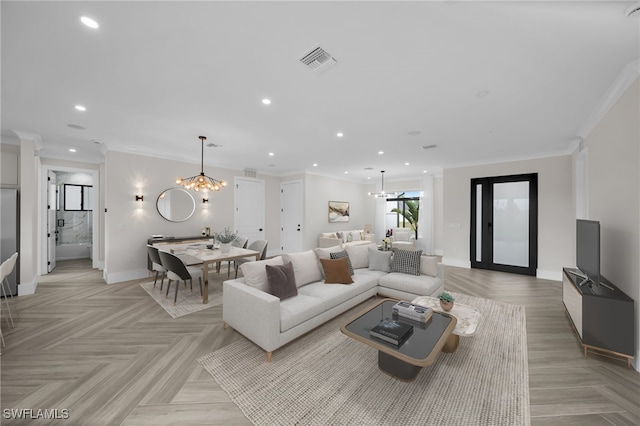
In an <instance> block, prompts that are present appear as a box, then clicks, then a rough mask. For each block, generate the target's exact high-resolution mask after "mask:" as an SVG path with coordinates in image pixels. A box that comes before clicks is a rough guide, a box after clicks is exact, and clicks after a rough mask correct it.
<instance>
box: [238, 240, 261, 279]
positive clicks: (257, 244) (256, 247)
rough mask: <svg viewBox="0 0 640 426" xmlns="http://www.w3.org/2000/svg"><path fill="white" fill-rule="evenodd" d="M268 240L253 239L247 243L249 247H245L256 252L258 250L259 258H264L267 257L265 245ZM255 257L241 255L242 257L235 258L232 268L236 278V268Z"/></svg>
mask: <svg viewBox="0 0 640 426" xmlns="http://www.w3.org/2000/svg"><path fill="white" fill-rule="evenodd" d="M268 244H269V243H268V241H267V240H255V241H254V242H252V243H251V244H249V247H247V248H248V249H249V250H255V251H257V252H260V260H264V259H265V258H266V257H267V245H268ZM254 260H255V258H253V257H243V258H242V259H237V260H235V261H234V262H233V263H234V265H233V266H234V268H235V270H236V278H238V268H239V267H240V266H241V265H242V264H243V263H246V262H252V261H254Z"/></svg>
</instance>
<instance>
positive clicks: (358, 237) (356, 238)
mask: <svg viewBox="0 0 640 426" xmlns="http://www.w3.org/2000/svg"><path fill="white" fill-rule="evenodd" d="M360 240H362V234H361V233H360V231H353V232H351V241H360Z"/></svg>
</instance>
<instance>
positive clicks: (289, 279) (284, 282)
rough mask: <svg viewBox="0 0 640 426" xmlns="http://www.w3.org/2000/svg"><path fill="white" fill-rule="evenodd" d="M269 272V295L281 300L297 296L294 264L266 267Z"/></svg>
mask: <svg viewBox="0 0 640 426" xmlns="http://www.w3.org/2000/svg"><path fill="white" fill-rule="evenodd" d="M265 268H266V270H267V282H268V284H269V288H268V289H267V293H269V294H273V295H274V296H276V297H278V298H280V300H284V299H287V298H289V297H293V296H296V295H297V294H298V287H297V286H296V275H295V273H294V272H293V264H292V263H291V262H287V263H285V264H284V265H265Z"/></svg>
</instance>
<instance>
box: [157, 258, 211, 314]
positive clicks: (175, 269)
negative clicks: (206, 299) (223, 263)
mask: <svg viewBox="0 0 640 426" xmlns="http://www.w3.org/2000/svg"><path fill="white" fill-rule="evenodd" d="M158 254H159V255H160V261H161V262H162V266H164V267H165V268H166V270H167V280H168V281H167V294H166V295H165V297H169V290H170V288H171V281H175V282H176V291H175V296H174V297H173V305H174V306H175V305H176V302H177V301H178V289H179V288H180V281H184V285H185V287H186V285H187V280H189V282H190V284H191V290H193V279H194V278H198V280H199V281H200V295H202V268H201V267H197V266H187V265H185V264H184V263H183V262H182V260H180V258H179V257H178V256H176V255H175V254H172V253H167V252H166V251H158Z"/></svg>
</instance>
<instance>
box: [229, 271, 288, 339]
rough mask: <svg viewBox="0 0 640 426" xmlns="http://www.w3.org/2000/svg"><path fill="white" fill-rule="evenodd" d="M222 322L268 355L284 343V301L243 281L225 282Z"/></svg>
mask: <svg viewBox="0 0 640 426" xmlns="http://www.w3.org/2000/svg"><path fill="white" fill-rule="evenodd" d="M222 292H223V293H222V319H223V321H224V322H226V323H227V324H229V325H230V326H231V327H232V328H233V329H235V330H236V331H238V332H239V333H241V334H243V335H244V336H245V337H246V338H247V339H249V340H251V341H252V342H254V343H255V344H256V345H258V346H260V347H261V348H262V349H264V350H265V351H267V352H271V351H273V350H275V349H276V348H278V347H279V346H280V345H279V341H280V299H279V298H277V297H276V296H273V295H271V294H269V293H265V292H264V291H260V290H258V289H256V288H253V287H251V286H248V285H246V284H244V283H243V282H241V281H240V280H227V281H225V282H223V283H222Z"/></svg>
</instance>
